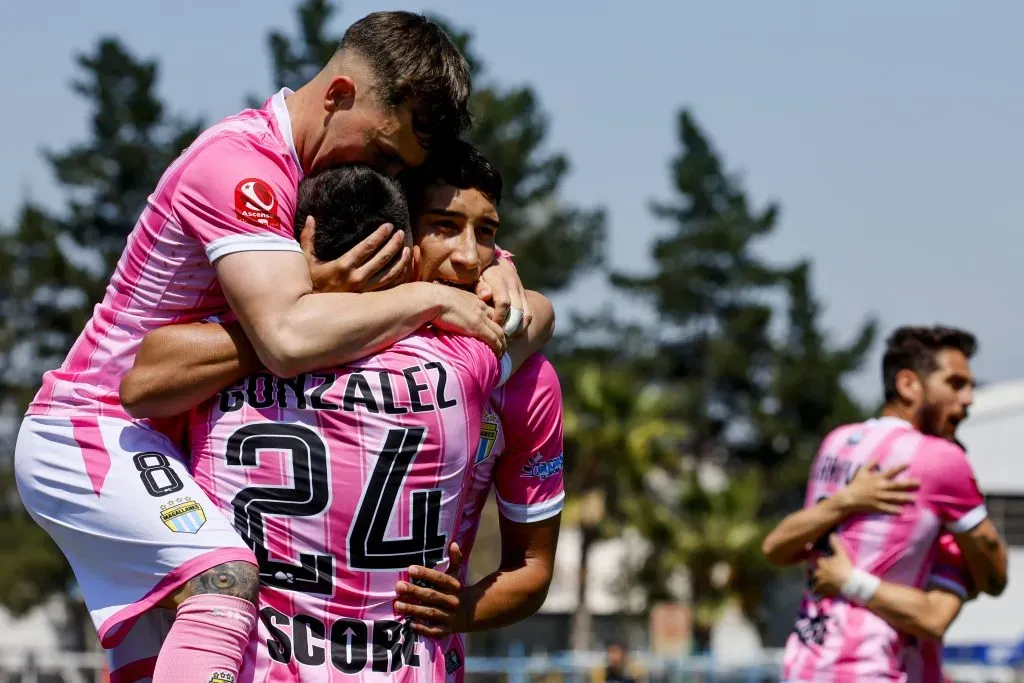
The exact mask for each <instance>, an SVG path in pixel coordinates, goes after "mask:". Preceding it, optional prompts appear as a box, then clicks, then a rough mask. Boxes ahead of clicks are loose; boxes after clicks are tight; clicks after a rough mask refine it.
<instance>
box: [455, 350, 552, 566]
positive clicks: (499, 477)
mask: <svg viewBox="0 0 1024 683" xmlns="http://www.w3.org/2000/svg"><path fill="white" fill-rule="evenodd" d="M492 485H493V487H494V489H495V491H496V493H497V498H498V509H499V510H500V511H501V514H502V516H503V517H505V518H506V519H508V520H510V521H513V522H518V523H520V524H530V523H533V522H540V521H543V520H545V519H548V518H550V517H554V516H555V515H557V514H558V513H560V512H561V511H562V504H563V502H564V501H565V489H564V487H563V484H562V388H561V386H560V385H559V383H558V375H557V374H556V373H555V368H554V367H553V366H552V365H551V363H550V362H549V361H548V360H547V359H546V358H545V357H544V356H542V355H540V354H534V355H533V356H531V357H530V358H529V359H528V360H527V361H526V362H525V363H524V364H523V366H522V367H521V368H520V369H519V370H518V371H517V372H516V374H514V375H512V377H511V378H510V379H509V381H508V382H507V383H506V384H505V385H504V386H503V387H501V388H500V389H498V390H496V391H495V392H494V393H493V394H491V398H490V401H489V402H488V405H487V408H486V409H485V410H484V417H483V424H482V426H481V429H480V444H479V446H478V447H477V450H476V457H475V458H474V462H473V471H472V481H471V482H470V488H469V493H468V494H467V496H466V503H465V505H464V509H463V516H462V522H461V524H460V527H459V533H458V534H457V535H456V540H457V541H458V542H459V547H460V548H462V553H463V567H464V568H465V567H466V566H467V565H468V563H469V554H470V552H471V551H472V549H473V542H474V541H475V540H476V532H477V529H479V527H480V512H481V510H482V509H483V506H484V504H485V503H486V502H487V496H488V495H489V494H490V491H491V487H492Z"/></svg>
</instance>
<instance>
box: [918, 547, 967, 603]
mask: <svg viewBox="0 0 1024 683" xmlns="http://www.w3.org/2000/svg"><path fill="white" fill-rule="evenodd" d="M928 588H931V589H939V590H944V591H946V592H948V593H952V594H953V595H956V596H957V597H959V598H960V599H961V600H967V599H968V598H969V597H970V594H971V593H972V592H973V591H974V581H973V579H972V578H971V574H970V571H969V570H968V568H967V565H966V564H965V563H964V560H963V556H962V555H961V554H960V548H959V546H957V544H956V541H955V540H954V539H953V536H952V535H951V534H949V533H944V534H943V535H942V536H940V537H939V549H938V552H937V553H936V555H935V564H934V565H933V566H932V572H931V574H930V575H929V577H928Z"/></svg>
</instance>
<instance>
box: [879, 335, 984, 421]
mask: <svg viewBox="0 0 1024 683" xmlns="http://www.w3.org/2000/svg"><path fill="white" fill-rule="evenodd" d="M977 348H978V342H977V340H976V339H975V337H974V335H973V334H971V333H970V332H967V331H965V330H961V329H958V328H955V327H945V326H942V325H934V326H931V327H909V326H908V327H900V328H898V329H897V330H896V331H895V332H893V333H892V334H891V335H890V336H889V338H888V339H887V340H886V342H885V354H884V355H883V356H882V385H883V387H884V390H885V401H886V402H887V403H888V402H891V401H894V400H896V398H897V397H898V394H897V392H896V374H897V373H898V372H899V371H900V370H912V371H913V372H914V373H915V374H916V375H917V376H918V377H921V378H922V379H923V378H925V377H927V376H928V375H930V374H931V373H933V372H935V371H936V370H937V369H938V367H939V366H938V363H937V362H936V359H935V357H936V355H937V354H938V353H939V352H940V351H944V350H948V349H952V350H956V351H960V352H961V353H963V354H964V356H966V357H967V358H971V357H972V356H973V355H974V354H975V352H976V351H977Z"/></svg>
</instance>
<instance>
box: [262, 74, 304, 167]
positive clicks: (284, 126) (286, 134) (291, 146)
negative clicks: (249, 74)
mask: <svg viewBox="0 0 1024 683" xmlns="http://www.w3.org/2000/svg"><path fill="white" fill-rule="evenodd" d="M293 94H295V93H294V92H293V91H292V90H291V89H289V88H281V89H280V90H278V91H277V92H276V93H274V96H273V97H271V98H270V112H271V113H272V114H273V115H274V121H276V122H277V128H278V130H280V131H281V136H282V137H283V138H284V141H285V144H287V145H288V151H289V152H291V155H292V161H294V162H295V166H296V167H297V168H298V169H299V173H300V174H301V173H302V164H301V163H299V153H298V152H297V151H295V137H294V136H293V135H292V117H291V116H289V115H288V107H287V106H286V105H285V103H284V100H285V98H286V97H288V96H290V95H293Z"/></svg>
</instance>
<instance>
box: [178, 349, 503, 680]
mask: <svg viewBox="0 0 1024 683" xmlns="http://www.w3.org/2000/svg"><path fill="white" fill-rule="evenodd" d="M503 370H504V371H503ZM505 374H507V365H506V364H505V363H499V362H498V359H497V358H495V357H494V354H493V353H491V351H490V350H489V349H488V348H487V347H486V346H484V345H483V344H482V343H481V342H479V341H476V340H473V339H468V338H464V337H457V336H452V335H446V334H443V333H434V332H431V331H423V332H421V333H418V334H415V335H412V336H410V337H408V338H407V339H405V340H403V341H401V342H399V343H397V344H395V345H394V346H392V347H391V348H389V349H387V350H385V351H383V352H381V353H378V354H376V355H374V356H369V357H367V358H364V359H362V360H360V361H358V362H356V363H353V364H350V365H347V366H344V367H341V368H335V369H331V370H325V371H323V372H313V373H307V374H302V375H299V376H298V377H294V378H291V379H282V378H278V377H274V376H272V375H269V374H257V375H252V376H250V377H248V378H246V379H245V380H243V381H242V382H240V383H239V384H238V385H236V386H234V387H232V388H230V389H228V390H226V391H224V392H222V393H221V394H220V395H218V396H217V397H215V398H214V399H211V401H209V402H208V403H207V404H205V405H204V406H202V407H201V408H200V409H198V410H197V411H196V412H195V413H193V415H192V418H191V429H190V434H191V437H190V441H191V451H192V458H193V470H194V473H195V478H196V481H197V482H198V483H199V484H200V486H202V487H203V488H204V489H205V490H206V491H207V492H208V493H209V495H210V497H211V498H212V499H213V500H214V501H215V502H216V503H217V505H219V506H220V507H221V510H222V511H223V512H224V513H225V514H227V515H229V516H230V518H231V519H232V523H233V524H234V527H235V528H236V529H237V530H238V532H239V533H240V534H241V535H242V537H243V538H244V539H245V541H246V542H247V543H248V544H249V546H250V547H251V548H252V549H253V551H254V552H255V553H256V556H257V558H258V561H259V563H260V575H261V580H262V581H261V582H262V587H261V592H260V612H261V617H262V618H261V623H260V626H259V629H258V630H259V633H258V638H257V639H256V640H255V641H254V642H251V643H250V647H249V651H248V653H247V659H246V666H245V667H244V671H243V679H245V680H255V681H285V680H287V681H296V680H302V681H306V680H309V681H312V680H316V681H325V680H355V679H356V678H358V680H361V681H375V680H389V681H396V680H398V681H417V682H425V681H440V680H444V678H445V663H444V653H443V652H442V651H441V649H440V646H439V645H438V643H436V642H433V641H432V640H430V639H424V638H417V637H415V636H414V634H413V633H412V632H411V630H409V629H408V627H407V625H405V624H403V623H402V620H401V618H400V617H399V616H397V615H396V614H395V612H394V609H393V603H394V600H395V584H396V583H397V582H398V581H400V580H408V573H407V571H406V570H407V568H408V567H409V566H410V565H414V564H419V565H426V566H435V567H437V568H438V569H440V570H442V571H443V570H444V569H445V568H446V567H447V562H448V552H447V549H448V545H449V543H450V539H451V538H452V535H453V532H454V531H455V529H456V526H457V524H458V521H459V520H460V518H461V515H462V501H463V497H464V492H465V491H466V489H467V487H468V481H469V479H468V476H467V472H468V471H469V466H470V465H471V464H472V457H473V454H474V453H475V450H476V446H477V440H478V438H479V434H480V423H481V416H482V413H483V408H484V406H485V405H486V402H487V398H488V396H489V394H490V393H491V391H492V390H493V389H494V388H495V387H496V386H498V385H499V384H500V383H501V381H503V380H504V379H505V377H504V376H503V375H505Z"/></svg>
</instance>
